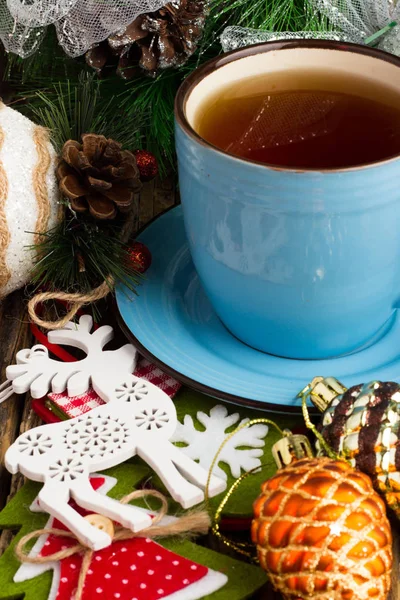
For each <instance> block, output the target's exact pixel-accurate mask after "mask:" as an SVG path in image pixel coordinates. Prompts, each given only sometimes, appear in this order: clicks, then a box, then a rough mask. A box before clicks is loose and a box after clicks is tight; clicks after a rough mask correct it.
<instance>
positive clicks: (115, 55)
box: [86, 0, 207, 79]
mask: <svg viewBox="0 0 400 600" xmlns="http://www.w3.org/2000/svg"><path fill="white" fill-rule="evenodd" d="M206 7H207V2H206V0H181V1H180V2H170V3H168V4H167V5H166V6H164V7H163V8H160V9H159V10H157V11H155V12H151V13H146V14H143V15H139V16H138V17H137V18H136V19H135V20H134V21H133V22H132V23H131V24H130V25H128V27H127V28H126V29H125V31H124V32H122V33H118V34H115V35H113V36H111V37H109V38H108V40H107V41H106V42H102V43H101V44H99V45H97V46H95V47H94V48H92V49H91V50H89V51H88V52H87V53H86V62H87V63H88V64H89V65H90V66H91V67H93V68H94V69H95V70H96V71H97V73H98V74H100V73H102V72H103V70H105V69H106V68H107V67H110V68H111V67H112V65H113V64H116V67H117V73H118V75H120V76H121V77H123V78H124V79H130V78H131V77H133V76H134V75H136V74H137V72H138V67H140V68H141V69H144V70H145V71H146V72H148V73H149V74H152V75H154V74H155V73H156V72H157V71H158V70H159V69H166V68H168V67H177V66H180V65H182V64H183V63H184V62H185V61H186V60H187V59H188V58H189V57H190V56H191V55H192V54H193V52H194V51H195V50H196V47H197V44H198V42H199V40H200V38H201V35H202V33H203V27H204V23H205V19H206Z"/></svg>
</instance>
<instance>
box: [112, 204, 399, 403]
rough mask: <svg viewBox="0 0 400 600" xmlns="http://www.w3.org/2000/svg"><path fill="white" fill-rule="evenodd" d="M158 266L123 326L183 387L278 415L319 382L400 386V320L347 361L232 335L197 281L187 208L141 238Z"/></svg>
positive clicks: (123, 305) (120, 297)
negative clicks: (270, 348) (290, 352)
mask: <svg viewBox="0 0 400 600" xmlns="http://www.w3.org/2000/svg"><path fill="white" fill-rule="evenodd" d="M138 240H139V241H141V242H143V243H144V244H146V246H147V247H148V248H149V250H150V252H151V254H152V259H153V262H152V265H151V267H150V269H149V270H148V271H147V272H146V278H145V280H144V282H143V283H142V285H141V286H140V287H139V288H138V293H139V295H138V296H133V295H132V294H131V293H129V292H128V291H127V290H126V289H125V288H123V287H120V288H119V289H118V290H117V305H118V309H119V312H120V315H121V317H122V319H120V322H121V326H122V327H123V329H124V331H125V332H126V334H127V335H128V337H129V339H130V340H131V341H132V343H133V344H134V345H135V346H136V347H137V348H138V349H139V351H140V352H141V353H142V354H143V355H144V356H146V357H147V358H149V360H152V361H153V362H155V363H157V364H158V365H159V366H160V367H161V368H162V369H163V370H164V371H166V372H168V373H170V374H171V375H173V376H174V377H175V378H176V379H179V380H180V381H182V382H183V383H185V384H187V385H189V386H190V387H192V388H195V389H197V390H199V391H202V392H204V393H206V394H209V395H211V396H215V397H216V398H221V399H223V400H228V401H230V402H234V403H235V404H239V405H246V406H251V407H254V408H258V409H264V410H270V411H271V410H273V411H275V412H286V413H287V412H299V410H300V402H299V400H298V399H296V395H297V393H298V392H299V391H300V390H301V389H302V388H304V386H305V385H306V384H307V383H309V382H310V381H311V380H312V379H313V377H315V376H316V375H323V376H325V377H327V376H334V377H336V378H337V379H339V380H340V381H341V382H342V383H344V384H345V385H347V386H351V385H355V384H357V383H361V382H368V381H371V380H373V379H380V380H382V381H400V316H399V312H397V313H396V314H395V315H394V317H393V319H391V321H390V323H387V324H386V325H385V327H384V328H383V329H382V330H381V331H380V332H379V334H378V335H377V336H376V337H375V339H374V340H371V341H370V343H369V345H368V346H367V347H365V348H363V349H362V350H359V351H358V352H355V353H353V354H349V355H347V356H343V357H339V358H333V359H326V360H291V359H287V358H279V357H276V356H271V355H269V354H264V353H263V352H259V351H258V350H254V349H253V348H250V347H249V346H246V345H245V344H243V343H242V342H240V341H239V340H238V339H236V338H235V337H233V336H232V334H231V333H229V331H228V330H227V329H225V327H224V325H223V324H222V323H221V321H220V320H219V319H218V317H217V316H216V314H215V313H214V311H213V309H212V307H211V305H210V303H209V301H208V299H207V297H206V295H205V293H204V292H203V289H202V287H201V284H200V282H199V279H198V277H197V274H196V271H195V269H194V266H193V263H192V260H191V258H190V253H189V248H188V245H187V242H186V236H185V231H184V225H183V216H182V209H181V207H176V208H174V209H172V210H170V211H168V212H167V213H164V214H163V215H162V216H161V217H158V218H157V219H156V220H155V221H153V222H152V223H151V224H150V225H148V226H147V228H146V229H145V230H144V231H143V232H142V233H141V234H140V235H139V237H138Z"/></svg>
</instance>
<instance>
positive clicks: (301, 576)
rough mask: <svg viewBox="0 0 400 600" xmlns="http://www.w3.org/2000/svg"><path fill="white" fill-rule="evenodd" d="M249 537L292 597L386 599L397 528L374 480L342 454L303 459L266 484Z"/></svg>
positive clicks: (280, 587)
mask: <svg viewBox="0 0 400 600" xmlns="http://www.w3.org/2000/svg"><path fill="white" fill-rule="evenodd" d="M252 539H253V541H254V542H255V543H256V544H257V551H258V557H259V560H260V564H261V566H262V567H263V569H265V570H266V571H267V573H268V575H269V576H270V579H271V581H272V583H273V585H274V587H275V588H276V589H277V590H279V591H280V592H281V593H282V594H283V597H284V598H287V599H290V600H305V599H308V600H311V599H312V600H386V597H387V594H388V592H389V589H390V572H391V566H392V546H391V543H392V536H391V530H390V525H389V522H388V520H387V517H386V509H385V504H384V502H383V501H382V499H381V498H380V497H379V495H378V494H377V493H376V492H375V491H374V489H373V487H372V483H371V480H370V479H369V477H368V476H367V475H365V474H364V473H360V472H359V471H355V470H354V469H353V468H352V467H351V466H350V465H349V464H348V463H346V462H344V461H335V460H332V459H329V458H315V459H312V458H311V459H310V458H307V459H302V460H298V461H294V462H293V463H291V464H290V465H289V466H287V467H285V468H284V469H281V470H279V471H278V472H277V474H276V475H275V476H274V477H272V478H271V479H269V480H268V481H266V482H265V483H264V484H263V485H262V493H261V495H260V496H259V497H258V499H257V500H256V501H255V503H254V520H253V523H252Z"/></svg>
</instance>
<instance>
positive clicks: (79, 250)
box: [31, 214, 140, 293]
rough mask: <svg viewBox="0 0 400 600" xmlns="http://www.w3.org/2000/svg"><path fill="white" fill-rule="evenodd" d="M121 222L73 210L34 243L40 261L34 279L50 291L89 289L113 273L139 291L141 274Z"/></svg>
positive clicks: (35, 269)
mask: <svg viewBox="0 0 400 600" xmlns="http://www.w3.org/2000/svg"><path fill="white" fill-rule="evenodd" d="M120 234H121V230H120V227H119V226H118V225H114V224H107V225H105V224H102V225H101V227H100V226H99V225H98V223H97V222H96V221H92V220H90V219H84V220H83V219H79V220H78V219H75V217H74V216H73V215H71V214H68V215H67V216H66V218H65V219H64V220H63V221H62V222H61V223H60V224H59V225H56V227H54V228H53V229H51V230H50V231H47V232H46V233H43V234H42V241H41V242H40V243H39V244H37V245H36V246H34V247H33V248H34V250H35V252H36V253H37V261H36V264H35V266H34V269H33V271H32V278H31V281H32V283H33V284H34V285H35V286H36V287H39V286H44V287H46V288H48V289H49V290H50V291H53V290H62V291H66V292H89V291H90V290H92V289H93V288H95V287H97V286H98V285H99V284H100V283H102V282H103V281H104V280H105V279H106V277H108V276H111V277H112V278H113V279H114V280H115V281H119V282H122V283H123V284H125V285H126V286H127V288H128V289H129V290H130V291H132V292H133V293H136V292H135V286H136V285H137V284H138V283H139V279H140V275H139V274H138V273H137V271H136V270H135V268H134V266H133V265H132V263H131V261H130V260H129V252H128V251H129V247H128V246H127V245H126V244H124V243H123V242H122V241H121V239H120Z"/></svg>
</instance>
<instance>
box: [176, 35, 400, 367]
mask: <svg viewBox="0 0 400 600" xmlns="http://www.w3.org/2000/svg"><path fill="white" fill-rule="evenodd" d="M399 67H400V60H399V59H398V58H396V57H394V56H392V55H389V54H386V53H384V52H380V51H378V50H374V49H371V48H367V47H363V46H357V45H353V44H341V43H337V42H326V41H317V40H313V41H311V40H301V41H299V40H296V41H285V42H270V43H266V44H260V45H257V46H251V47H249V48H245V49H241V50H237V51H234V52H231V53H229V54H226V55H223V56H221V57H219V58H217V59H215V60H213V61H211V62H209V63H207V64H205V65H203V66H202V67H201V68H199V69H198V70H197V71H195V72H194V73H193V74H191V75H190V76H189V77H188V78H187V79H186V80H185V82H184V83H183V85H182V86H181V88H180V90H179V92H178V95H177V98H176V106H175V116H176V148H177V153H178V165H179V181H180V190H181V197H182V206H183V212H184V219H185V227H186V233H187V238H188V241H189V245H190V250H191V255H192V258H193V261H194V264H195V267H196V270H197V272H198V275H199V277H200V280H201V282H202V285H203V287H204V289H205V291H206V293H207V295H208V297H209V299H210V301H211V303H212V305H213V307H214V309H215V311H216V313H217V314H218V316H219V317H220V319H221V321H222V322H223V323H224V324H225V326H226V327H227V328H228V329H229V330H230V331H231V332H232V334H233V335H235V336H236V337H237V338H239V339H240V340H241V341H243V342H244V343H246V344H248V345H250V346H252V347H254V348H257V349H259V350H262V351H264V352H268V353H270V354H275V355H278V356H284V357H289V358H326V357H331V356H337V355H341V354H345V353H348V352H351V351H354V350H356V349H357V348H359V347H361V346H363V345H365V344H366V343H368V340H370V339H371V338H373V336H375V334H377V332H378V331H379V330H380V328H381V327H383V326H384V325H385V323H386V322H387V321H388V320H389V319H390V318H391V316H392V315H393V313H394V311H395V309H396V306H397V304H398V300H399V297H400V156H397V157H395V158H391V159H389V160H384V161H382V162H379V163H374V164H369V165H365V166H361V167H353V168H346V169H341V170H325V171H321V170H319V171H318V170H302V171H299V170H297V171H296V170H293V169H290V168H288V169H285V168H276V167H268V166H266V165H265V164H260V163H256V162H252V161H248V160H245V159H241V158H238V157H235V156H233V155H230V154H228V153H226V152H223V151H221V150H219V149H217V148H216V147H214V146H212V145H210V144H208V143H207V142H206V141H204V140H203V139H202V138H201V137H200V136H199V135H198V134H197V133H196V131H195V129H194V127H193V125H194V123H195V122H196V114H197V112H198V110H199V107H201V105H202V103H203V102H204V100H205V99H206V98H207V96H208V95H209V94H210V93H212V92H213V93H215V90H218V88H219V87H221V89H222V88H223V87H224V86H226V85H227V84H229V83H232V82H233V81H240V80H242V79H243V80H245V79H246V78H247V77H254V76H262V74H264V73H271V72H273V71H282V70H283V69H296V68H301V69H303V70H304V69H305V68H307V69H308V68H309V69H316V68H318V69H322V68H323V69H331V70H336V71H341V72H345V73H347V74H354V75H358V76H359V75H362V76H363V77H366V78H369V79H371V80H373V81H375V82H378V83H381V84H382V86H386V87H391V88H392V89H393V88H397V90H399V93H400V68H399ZM365 126H366V127H368V123H366V124H365ZM337 151H338V152H340V148H338V149H337Z"/></svg>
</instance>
